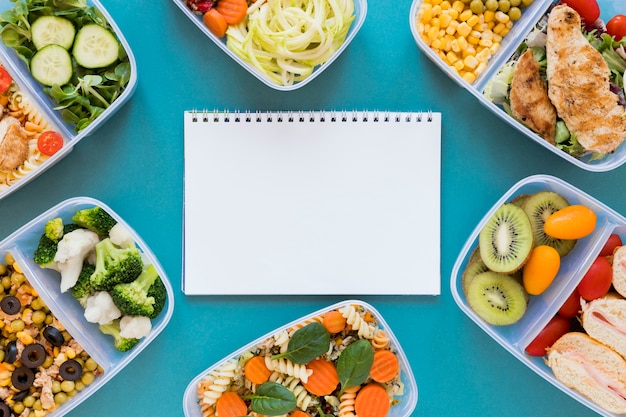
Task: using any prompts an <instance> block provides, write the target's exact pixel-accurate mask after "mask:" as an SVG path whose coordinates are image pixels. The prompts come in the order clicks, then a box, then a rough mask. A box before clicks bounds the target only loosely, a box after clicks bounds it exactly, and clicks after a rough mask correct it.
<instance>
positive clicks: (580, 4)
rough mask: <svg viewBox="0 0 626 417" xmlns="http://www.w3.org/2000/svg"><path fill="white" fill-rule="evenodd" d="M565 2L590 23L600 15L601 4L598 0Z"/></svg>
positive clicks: (566, 0) (564, 0)
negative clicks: (599, 4)
mask: <svg viewBox="0 0 626 417" xmlns="http://www.w3.org/2000/svg"><path fill="white" fill-rule="evenodd" d="M563 3H566V4H567V5H568V6H569V7H571V8H572V9H574V10H576V11H577V12H578V14H579V15H580V18H581V19H582V20H583V21H584V22H585V23H586V24H588V25H590V24H592V23H593V22H595V21H596V20H598V18H599V17H600V6H598V2H597V1H596V0H563Z"/></svg>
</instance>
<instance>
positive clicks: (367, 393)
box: [354, 382, 391, 417]
mask: <svg viewBox="0 0 626 417" xmlns="http://www.w3.org/2000/svg"><path fill="white" fill-rule="evenodd" d="M390 406H391V400H390V399H389V395H388V394H387V391H385V389H384V388H383V387H382V386H380V385H379V384H377V383H375V382H372V383H369V384H367V385H365V386H364V387H363V388H361V390H360V391H359V393H358V394H357V395H356V400H355V401H354V411H356V415H357V416H359V417H385V416H386V415H387V413H388V412H389V408H390Z"/></svg>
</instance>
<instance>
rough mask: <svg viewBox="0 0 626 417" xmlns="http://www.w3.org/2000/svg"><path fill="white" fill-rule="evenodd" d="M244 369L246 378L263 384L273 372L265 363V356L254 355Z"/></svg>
mask: <svg viewBox="0 0 626 417" xmlns="http://www.w3.org/2000/svg"><path fill="white" fill-rule="evenodd" d="M243 371H244V373H245V375H246V378H247V379H249V380H250V381H251V382H252V383H254V384H262V383H264V382H267V380H268V379H269V377H270V374H271V373H272V372H271V371H270V370H269V369H268V368H267V366H266V365H265V358H264V357H263V356H253V357H252V358H250V359H249V360H248V361H247V362H246V364H245V365H244V368H243Z"/></svg>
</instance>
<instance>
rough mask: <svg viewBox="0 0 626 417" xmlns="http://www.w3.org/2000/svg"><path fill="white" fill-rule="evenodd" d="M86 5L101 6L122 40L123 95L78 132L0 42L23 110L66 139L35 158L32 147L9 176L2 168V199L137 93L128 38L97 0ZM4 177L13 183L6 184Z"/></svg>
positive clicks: (0, 58) (1, 62)
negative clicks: (125, 77)
mask: <svg viewBox="0 0 626 417" xmlns="http://www.w3.org/2000/svg"><path fill="white" fill-rule="evenodd" d="M7 3H8V2H7ZM87 6H88V7H92V6H93V7H95V8H96V9H97V10H98V12H99V13H100V14H101V16H102V17H103V18H104V19H105V20H106V21H107V22H108V24H109V25H110V27H111V29H112V30H113V32H114V33H115V36H116V37H117V39H118V40H119V43H120V45H121V47H122V48H123V49H124V51H125V54H126V56H127V57H128V64H129V65H130V74H129V80H128V83H127V84H126V87H125V88H124V89H123V90H122V92H121V93H120V95H119V96H117V98H115V99H114V101H113V102H112V103H111V104H110V105H109V106H108V107H107V108H106V109H105V110H104V111H103V112H102V113H101V114H100V115H99V116H98V117H97V118H96V119H95V120H94V121H93V122H91V123H90V124H89V125H88V126H87V127H85V128H83V129H82V130H80V131H78V132H77V131H76V129H75V128H76V124H74V123H68V122H66V121H64V120H63V118H62V116H61V110H60V109H57V106H58V105H57V104H56V103H55V102H54V101H53V100H52V99H51V98H50V97H49V96H48V95H47V94H46V93H45V92H44V86H43V85H42V84H41V83H39V82H38V81H37V80H35V79H34V78H33V76H32V75H31V73H30V70H29V68H28V65H27V64H26V63H25V62H24V61H23V60H22V59H20V57H19V56H18V54H17V53H16V51H15V50H14V49H13V48H11V47H8V46H7V45H5V44H4V43H3V42H0V65H2V66H3V67H4V68H5V69H6V70H7V71H8V72H9V74H10V75H11V76H12V77H13V80H14V82H15V84H16V85H17V87H18V88H19V89H20V90H21V92H20V94H21V95H23V97H20V100H21V102H22V103H26V105H24V113H27V112H34V115H33V120H36V121H39V120H43V123H42V124H46V123H47V125H48V128H47V129H44V130H55V131H57V132H59V133H60V134H61V136H62V137H63V139H64V145H63V147H62V148H61V149H60V150H59V151H58V152H56V153H55V154H53V155H52V156H50V157H45V156H44V157H40V158H36V157H35V156H32V153H33V152H32V151H31V156H29V159H28V160H27V161H25V162H24V164H23V165H22V166H21V167H19V168H18V169H16V170H14V172H13V173H11V174H10V177H9V176H8V175H9V174H7V173H6V172H4V171H0V199H2V198H5V197H6V196H8V195H9V194H11V193H13V192H14V191H17V190H18V189H19V188H21V187H22V186H24V185H26V183H28V182H29V181H31V180H33V179H34V178H35V177H37V176H38V175H40V174H41V173H43V172H44V171H45V170H47V169H48V168H50V167H51V166H52V165H54V164H55V163H56V162H58V161H59V160H61V159H62V158H64V157H65V156H66V155H67V154H68V153H69V152H70V151H71V150H72V148H73V147H74V145H76V144H77V143H78V141H80V140H81V139H82V138H84V137H86V136H89V135H90V134H92V133H93V132H94V131H95V130H96V129H98V128H99V127H100V126H101V125H102V124H104V123H105V122H106V121H107V120H108V119H109V118H111V116H113V114H115V112H117V111H118V110H119V108H120V107H121V106H123V105H124V103H126V102H127V101H128V100H129V98H130V97H131V96H132V94H133V93H134V90H135V87H136V83H137V65H136V62H135V58H134V56H133V52H132V50H131V48H130V46H129V44H128V42H127V41H126V39H125V38H124V36H123V34H122V32H121V30H120V29H119V27H118V26H117V25H116V23H115V21H114V20H113V18H112V17H111V16H110V15H109V13H108V12H107V10H106V9H105V8H104V6H103V5H102V4H101V3H100V2H99V1H98V0H89V1H87ZM13 7H15V3H13V2H11V3H10V6H8V7H6V8H5V9H4V10H0V12H4V13H6V12H8V11H9V10H12V9H13ZM9 110H10V109H9ZM9 114H11V111H9ZM29 146H30V147H31V148H33V147H35V148H36V143H32V141H31V143H30V145H29ZM3 180H5V181H4V182H6V183H9V184H10V185H6V184H3Z"/></svg>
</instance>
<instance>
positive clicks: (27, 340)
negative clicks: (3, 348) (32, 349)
mask: <svg viewBox="0 0 626 417" xmlns="http://www.w3.org/2000/svg"><path fill="white" fill-rule="evenodd" d="M16 336H17V338H18V339H19V340H20V342H22V343H23V344H25V345H30V344H32V343H33V337H32V336H31V335H29V334H28V333H26V332H17V334H16Z"/></svg>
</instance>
